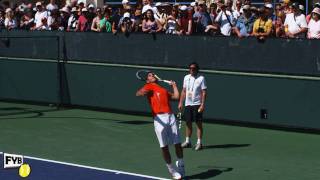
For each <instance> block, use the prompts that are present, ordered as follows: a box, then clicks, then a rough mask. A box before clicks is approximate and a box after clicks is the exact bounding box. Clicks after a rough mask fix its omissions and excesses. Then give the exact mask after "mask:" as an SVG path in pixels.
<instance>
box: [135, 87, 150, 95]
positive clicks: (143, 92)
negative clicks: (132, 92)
mask: <svg viewBox="0 0 320 180" xmlns="http://www.w3.org/2000/svg"><path fill="white" fill-rule="evenodd" d="M147 94H148V91H147V90H145V89H144V88H141V89H139V90H138V91H137V92H136V96H145V95H147Z"/></svg>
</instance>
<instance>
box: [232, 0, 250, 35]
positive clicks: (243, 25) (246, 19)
mask: <svg viewBox="0 0 320 180" xmlns="http://www.w3.org/2000/svg"><path fill="white" fill-rule="evenodd" d="M242 11H243V13H242V15H241V16H240V17H239V19H238V21H237V24H236V26H235V28H234V31H235V33H236V35H237V36H238V37H239V38H243V37H248V36H250V35H251V34H252V30H253V24H254V21H255V19H254V17H253V16H252V14H251V11H250V6H249V5H244V6H243V8H242Z"/></svg>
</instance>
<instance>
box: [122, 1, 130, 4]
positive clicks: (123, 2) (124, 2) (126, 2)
mask: <svg viewBox="0 0 320 180" xmlns="http://www.w3.org/2000/svg"><path fill="white" fill-rule="evenodd" d="M121 3H122V4H128V3H130V1H129V0H122V2H121Z"/></svg>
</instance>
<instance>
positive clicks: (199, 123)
mask: <svg viewBox="0 0 320 180" xmlns="http://www.w3.org/2000/svg"><path fill="white" fill-rule="evenodd" d="M195 109H198V107H197V108H195ZM195 113H196V125H197V138H198V140H197V144H196V146H195V150H196V151H198V150H201V149H202V136H203V126H202V113H199V112H198V111H196V112H195Z"/></svg>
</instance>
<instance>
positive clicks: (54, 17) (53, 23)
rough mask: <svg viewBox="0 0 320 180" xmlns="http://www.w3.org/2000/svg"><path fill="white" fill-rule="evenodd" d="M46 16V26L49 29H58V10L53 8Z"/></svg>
mask: <svg viewBox="0 0 320 180" xmlns="http://www.w3.org/2000/svg"><path fill="white" fill-rule="evenodd" d="M50 14H51V15H50V16H49V17H48V26H49V29H50V30H53V31H56V30H58V29H59V27H60V24H61V17H60V16H59V11H58V10H57V9H53V10H52V11H51V13H50Z"/></svg>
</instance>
